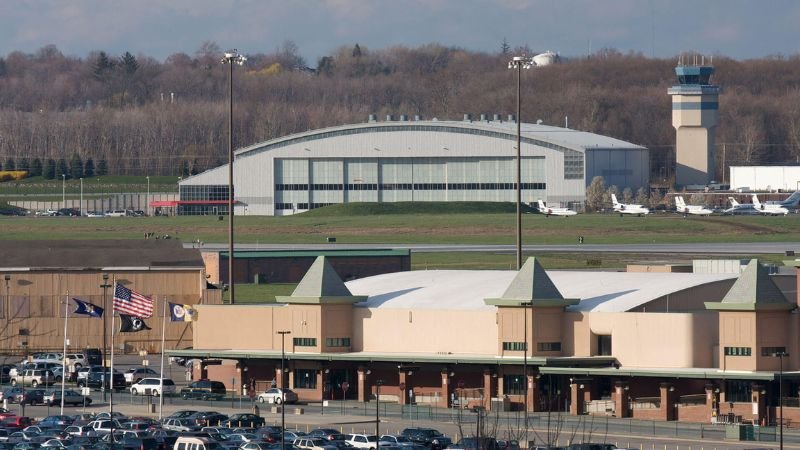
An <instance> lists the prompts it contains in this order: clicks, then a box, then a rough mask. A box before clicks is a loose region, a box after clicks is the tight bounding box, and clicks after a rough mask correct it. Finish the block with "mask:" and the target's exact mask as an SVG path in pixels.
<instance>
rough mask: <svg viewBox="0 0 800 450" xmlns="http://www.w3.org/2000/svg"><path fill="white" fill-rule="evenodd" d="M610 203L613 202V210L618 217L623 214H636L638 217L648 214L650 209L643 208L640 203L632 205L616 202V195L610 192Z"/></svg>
mask: <svg viewBox="0 0 800 450" xmlns="http://www.w3.org/2000/svg"><path fill="white" fill-rule="evenodd" d="M611 203H613V204H614V211H616V212H618V213H619V216H620V217H622V215H623V214H636V215H637V216H639V217H641V216H643V215H645V214H650V209H648V208H645V207H644V206H642V205H633V204H626V203H620V202H618V201H617V196H616V195H614V194H611Z"/></svg>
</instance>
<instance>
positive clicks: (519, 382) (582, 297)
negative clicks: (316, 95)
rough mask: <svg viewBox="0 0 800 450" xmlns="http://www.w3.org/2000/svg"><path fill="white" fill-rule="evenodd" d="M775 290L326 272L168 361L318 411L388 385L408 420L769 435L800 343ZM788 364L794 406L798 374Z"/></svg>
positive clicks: (235, 316) (200, 328)
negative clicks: (611, 418)
mask: <svg viewBox="0 0 800 450" xmlns="http://www.w3.org/2000/svg"><path fill="white" fill-rule="evenodd" d="M773 278H774V277H771V276H770V275H768V274H767V272H766V269H765V268H764V267H762V266H761V265H759V264H758V263H757V262H756V261H752V262H750V264H748V265H747V266H746V267H745V268H744V270H743V271H742V272H741V274H737V273H724V274H713V273H712V274H695V273H624V272H615V273H609V272H579V271H574V272H573V271H552V272H547V271H545V270H543V269H542V268H541V266H540V265H539V264H538V262H537V261H536V260H535V259H534V258H532V259H529V260H528V261H527V262H526V264H525V266H524V267H523V268H522V269H521V270H520V271H519V272H515V271H416V272H403V273H395V274H386V275H380V276H376V277H368V278H364V279H359V280H353V281H351V282H348V283H346V284H345V283H343V282H342V281H341V279H339V278H338V276H337V274H336V273H335V271H334V270H333V269H332V268H331V266H330V265H329V264H327V262H326V261H325V259H324V258H319V259H318V260H317V261H316V262H315V263H314V265H312V267H311V268H310V269H309V271H308V273H307V274H306V277H305V278H304V279H303V281H302V282H301V284H300V285H298V288H297V290H296V291H295V292H294V293H293V294H292V295H291V296H287V297H279V298H277V299H276V302H275V303H273V304H264V305H247V306H245V305H235V306H230V305H199V306H198V310H199V314H200V317H201V319H200V321H199V322H197V323H196V324H195V329H194V349H193V350H178V351H170V352H169V353H170V354H175V355H181V356H187V357H192V358H196V359H195V369H196V370H195V376H196V377H209V378H212V379H218V380H223V381H224V380H230V379H234V380H236V381H235V384H236V385H237V386H241V385H242V384H244V385H245V386H246V387H248V388H249V389H251V390H252V389H255V390H259V391H260V390H261V389H263V388H266V387H268V386H270V385H277V386H288V387H290V388H292V389H293V390H295V391H296V392H297V393H298V394H299V396H300V398H301V399H303V400H305V401H311V402H313V401H322V400H323V399H341V398H348V399H354V400H358V401H369V400H370V399H373V398H374V396H375V395H376V389H375V385H376V384H377V381H378V380H380V384H381V385H382V387H381V390H380V396H381V400H382V401H384V400H388V401H397V402H400V403H403V404H405V403H412V402H413V403H416V404H425V405H430V406H436V407H448V406H454V405H460V406H465V405H473V406H475V405H484V406H486V407H489V408H502V409H524V408H526V407H527V408H528V410H530V411H545V410H561V411H563V410H565V409H568V410H569V411H570V412H572V413H573V414H609V415H615V416H618V417H636V418H650V419H660V420H685V421H700V422H708V421H716V420H729V414H730V413H734V414H733V416H732V418H730V420H751V421H754V422H757V423H769V422H774V420H775V405H776V404H777V398H776V395H777V382H776V379H777V373H776V371H777V370H778V364H779V363H780V361H779V360H778V359H779V358H777V357H775V356H773V355H775V354H776V353H780V352H786V354H788V355H793V354H794V352H793V349H794V345H795V344H794V342H796V340H797V339H796V336H797V326H796V325H794V323H795V322H796V317H795V315H793V314H791V313H790V311H792V310H794V308H795V307H796V303H797V301H796V281H795V280H793V281H792V282H791V283H787V282H786V280H782V281H781V282H780V283H776V282H775V281H774V279H773ZM792 278H794V277H792ZM779 285H780V286H781V287H779ZM752 286H755V287H752ZM787 294H788V295H794V296H795V298H794V299H793V300H791V301H790V300H789V299H787ZM673 297H674V300H673V299H672V298H673ZM670 300H672V301H670ZM765 305H766V306H765ZM206 318H212V319H211V320H207V319H206ZM231 330H239V332H231ZM279 331H288V332H289V333H288V334H286V335H285V336H284V335H281V334H278V332H279ZM792 336H794V338H793V337H792ZM282 338H283V340H282ZM526 348H527V352H526V351H525V349H526ZM282 355H283V357H284V358H285V363H286V367H287V368H288V370H287V372H286V373H285V374H284V375H283V376H281V372H280V363H281V358H282ZM208 361H211V363H210V364H208V363H207V362H208ZM219 361H221V364H216V362H219ZM783 364H784V370H785V371H786V372H787V373H785V374H784V384H785V385H784V393H788V394H787V395H786V397H790V398H794V399H797V395H798V394H797V389H796V388H797V387H798V385H797V384H796V383H797V382H796V381H795V378H794V377H793V376H792V375H791V372H792V371H794V370H795V368H796V365H797V364H796V362H795V360H794V358H793V357H792V356H787V357H786V358H784V360H783ZM526 386H528V387H529V388H528V389H526V388H525V387H526ZM229 387H230V386H229ZM787 400H788V399H784V401H785V402H786V401H787ZM753 405H755V406H753ZM784 409H785V410H786V412H785V414H787V415H789V414H792V411H791V410H789V409H787V408H784ZM798 417H800V412H798Z"/></svg>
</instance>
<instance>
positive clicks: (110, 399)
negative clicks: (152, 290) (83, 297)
mask: <svg viewBox="0 0 800 450" xmlns="http://www.w3.org/2000/svg"><path fill="white" fill-rule="evenodd" d="M116 292H117V276H116V275H114V295H115V296H116ZM116 310H117V308H116V306H114V301H113V300H112V301H111V370H110V372H109V373H108V376H109V378H111V381H110V382H109V384H108V385H109V386H110V389H109V391H108V415H109V420H110V422H109V423H110V424H111V446H112V447H113V446H114V312H115V311H116ZM103 376H106V374H103Z"/></svg>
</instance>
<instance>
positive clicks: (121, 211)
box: [106, 209, 126, 217]
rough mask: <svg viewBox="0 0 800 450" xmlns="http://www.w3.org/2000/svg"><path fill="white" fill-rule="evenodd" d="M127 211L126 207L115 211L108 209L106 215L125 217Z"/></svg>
mask: <svg viewBox="0 0 800 450" xmlns="http://www.w3.org/2000/svg"><path fill="white" fill-rule="evenodd" d="M125 216H126V213H125V210H124V209H115V210H113V211H106V217H125Z"/></svg>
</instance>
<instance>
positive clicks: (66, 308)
mask: <svg viewBox="0 0 800 450" xmlns="http://www.w3.org/2000/svg"><path fill="white" fill-rule="evenodd" d="M68 321H69V289H67V298H66V301H65V302H64V357H63V358H62V359H61V412H60V413H59V414H61V415H62V416H63V415H64V383H66V382H67V322H68Z"/></svg>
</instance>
